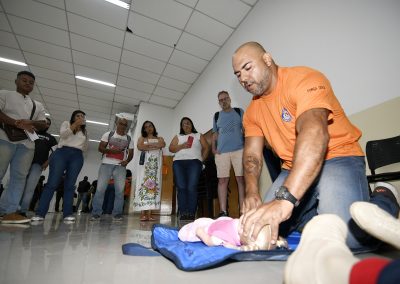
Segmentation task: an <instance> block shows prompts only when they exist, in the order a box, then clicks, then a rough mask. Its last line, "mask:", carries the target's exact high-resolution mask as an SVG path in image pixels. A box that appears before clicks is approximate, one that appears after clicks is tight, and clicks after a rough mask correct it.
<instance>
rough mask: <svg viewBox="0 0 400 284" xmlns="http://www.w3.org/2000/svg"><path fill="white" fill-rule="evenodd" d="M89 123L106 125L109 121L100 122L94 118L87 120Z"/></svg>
mask: <svg viewBox="0 0 400 284" xmlns="http://www.w3.org/2000/svg"><path fill="white" fill-rule="evenodd" d="M86 122H87V123H93V124H100V125H106V126H108V123H104V122H99V121H94V120H86Z"/></svg>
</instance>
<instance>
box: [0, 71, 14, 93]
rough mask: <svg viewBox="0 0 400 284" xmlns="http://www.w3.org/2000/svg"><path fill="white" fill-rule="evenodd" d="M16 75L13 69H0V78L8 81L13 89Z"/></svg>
mask: <svg viewBox="0 0 400 284" xmlns="http://www.w3.org/2000/svg"><path fill="white" fill-rule="evenodd" d="M16 77H17V74H16V73H15V72H13V71H10V70H2V69H0V78H1V79H3V80H8V81H10V83H11V84H12V85H13V89H15V83H14V81H15V79H16Z"/></svg>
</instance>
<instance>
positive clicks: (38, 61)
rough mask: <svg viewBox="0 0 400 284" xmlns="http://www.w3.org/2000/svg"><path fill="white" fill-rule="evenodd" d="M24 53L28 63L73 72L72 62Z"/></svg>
mask: <svg viewBox="0 0 400 284" xmlns="http://www.w3.org/2000/svg"><path fill="white" fill-rule="evenodd" d="M24 55H25V58H26V61H27V63H28V64H29V65H34V66H39V67H43V68H47V69H52V70H56V71H60V72H64V73H69V74H74V71H73V68H72V63H69V62H65V61H61V60H57V59H53V58H49V57H45V56H41V55H37V54H33V53H30V52H26V51H25V52H24Z"/></svg>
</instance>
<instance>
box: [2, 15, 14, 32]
mask: <svg viewBox="0 0 400 284" xmlns="http://www.w3.org/2000/svg"><path fill="white" fill-rule="evenodd" d="M0 27H1V29H2V30H3V31H8V32H11V27H10V25H9V24H8V21H7V18H6V15H5V14H4V13H0Z"/></svg>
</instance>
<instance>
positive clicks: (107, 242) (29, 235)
mask: <svg viewBox="0 0 400 284" xmlns="http://www.w3.org/2000/svg"><path fill="white" fill-rule="evenodd" d="M61 217H62V216H61V214H53V213H49V214H48V216H46V220H45V222H44V223H42V224H39V225H26V226H24V225H4V224H0V283H1V284H19V283H21V284H22V283H23V284H36V283H37V284H46V283H57V284H92V283H96V284H97V283H99V284H101V283H104V284H113V283H129V284H132V283H140V284H141V283H146V284H147V283H149V284H151V283H167V284H168V283H174V284H175V283H176V284H179V283H182V284H183V283H184V284H196V283H201V284H205V283H207V284H212V283H218V284H225V283H226V284H227V283H241V284H243V283H251V284H257V283H282V273H283V268H284V265H285V262H273V261H271V262H266V261H260V262H236V263H230V264H227V265H224V266H221V267H218V268H214V269H209V270H204V271H199V272H183V271H180V270H178V269H177V268H176V267H175V265H174V264H173V263H172V262H170V261H169V260H167V259H166V258H164V257H162V256H155V257H134V256H125V255H123V254H122V250H121V246H122V245H123V244H125V243H130V242H134V243H140V244H142V245H144V246H148V247H149V246H150V235H151V226H152V224H154V222H153V223H151V222H139V219H138V216H137V215H129V216H125V218H124V221H123V222H119V223H116V222H113V221H112V218H111V217H108V216H103V217H102V220H101V221H100V222H95V223H92V222H90V221H89V217H90V215H88V214H82V215H78V216H77V222H76V223H75V224H65V223H63V221H62V218H61ZM157 222H159V223H164V224H167V225H172V226H175V225H176V221H175V218H174V217H166V216H162V217H161V219H160V220H158V221H157ZM394 254H395V255H396V256H397V257H399V253H398V252H394ZM389 255H390V253H389Z"/></svg>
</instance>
